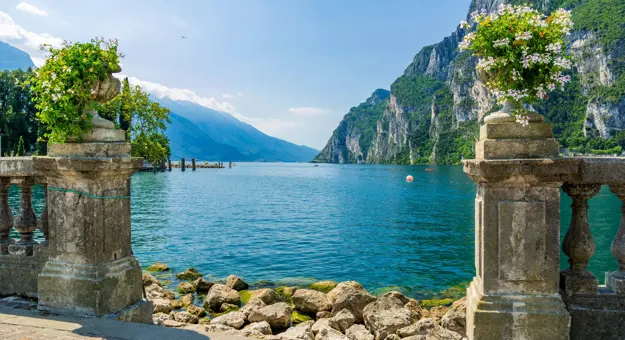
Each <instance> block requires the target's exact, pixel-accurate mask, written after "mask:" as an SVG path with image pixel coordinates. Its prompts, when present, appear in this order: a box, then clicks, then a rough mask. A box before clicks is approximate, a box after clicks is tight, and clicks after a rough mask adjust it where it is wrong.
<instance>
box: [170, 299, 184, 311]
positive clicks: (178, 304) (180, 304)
mask: <svg viewBox="0 0 625 340" xmlns="http://www.w3.org/2000/svg"><path fill="white" fill-rule="evenodd" d="M169 305H170V306H171V308H172V309H180V308H182V307H184V303H183V302H182V301H180V300H172V301H171V302H170V303H169Z"/></svg>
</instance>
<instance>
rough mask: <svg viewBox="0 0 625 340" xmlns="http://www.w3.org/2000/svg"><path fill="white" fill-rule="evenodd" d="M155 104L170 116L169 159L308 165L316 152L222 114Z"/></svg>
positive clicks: (181, 104)
mask: <svg viewBox="0 0 625 340" xmlns="http://www.w3.org/2000/svg"><path fill="white" fill-rule="evenodd" d="M155 100H156V101H157V102H158V103H159V104H161V105H162V106H164V107H166V108H168V109H169V110H170V111H171V112H172V114H171V123H170V124H169V126H168V128H167V131H166V134H167V137H169V139H170V146H171V151H172V157H173V158H181V157H186V158H197V159H201V160H211V161H263V162H308V161H310V160H312V159H313V157H315V155H316V154H317V152H318V151H317V150H315V149H312V148H309V147H307V146H300V145H295V144H293V143H289V142H287V141H284V140H281V139H278V138H275V137H271V136H268V135H266V134H264V133H262V132H260V131H258V130H257V129H256V128H254V127H253V126H251V125H249V124H246V123H243V122H241V121H239V120H238V119H236V118H234V117H233V116H232V115H230V114H228V113H225V112H220V111H216V110H211V109H209V108H206V107H204V106H201V105H198V104H195V103H192V102H188V101H181V100H172V99H169V98H166V97H164V98H156V99H155Z"/></svg>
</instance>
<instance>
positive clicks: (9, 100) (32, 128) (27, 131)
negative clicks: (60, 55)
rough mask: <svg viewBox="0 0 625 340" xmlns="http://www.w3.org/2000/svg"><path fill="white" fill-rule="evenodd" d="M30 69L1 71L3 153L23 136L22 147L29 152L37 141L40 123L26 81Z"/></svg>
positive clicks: (0, 105) (0, 108) (0, 106)
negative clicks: (36, 117)
mask: <svg viewBox="0 0 625 340" xmlns="http://www.w3.org/2000/svg"><path fill="white" fill-rule="evenodd" d="M31 74H32V71H31V70H30V69H28V70H26V71H24V70H14V71H2V72H0V133H1V134H2V137H1V138H2V148H3V151H2V153H3V154H4V153H5V152H6V150H15V149H16V148H17V144H18V142H19V138H20V137H22V138H23V143H24V150H25V151H30V150H32V148H33V146H34V145H35V144H36V143H37V138H38V137H39V136H40V135H39V124H38V123H37V121H36V119H35V114H36V112H37V110H36V108H35V105H34V103H33V102H32V91H31V90H30V86H29V85H28V84H26V83H27V81H26V80H27V79H28V78H29V77H30V76H31Z"/></svg>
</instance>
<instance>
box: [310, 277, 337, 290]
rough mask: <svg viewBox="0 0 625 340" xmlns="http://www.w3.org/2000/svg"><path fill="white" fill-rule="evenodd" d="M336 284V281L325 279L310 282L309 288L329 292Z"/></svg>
mask: <svg viewBox="0 0 625 340" xmlns="http://www.w3.org/2000/svg"><path fill="white" fill-rule="evenodd" d="M336 286H338V282H334V281H329V280H326V281H319V282H315V283H313V284H311V285H310V289H312V290H316V291H318V292H322V293H329V292H330V291H331V290H332V289H334V288H336Z"/></svg>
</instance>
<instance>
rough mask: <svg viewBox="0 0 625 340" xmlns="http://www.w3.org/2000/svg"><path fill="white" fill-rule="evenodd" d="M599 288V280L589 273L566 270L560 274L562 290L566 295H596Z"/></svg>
mask: <svg viewBox="0 0 625 340" xmlns="http://www.w3.org/2000/svg"><path fill="white" fill-rule="evenodd" d="M598 287H599V282H598V281H597V278H596V277H595V276H594V275H592V273H591V272H589V271H586V270H584V271H582V272H573V271H571V270H570V269H566V270H563V271H561V272H560V288H561V289H562V291H564V293H565V294H577V293H584V294H596V293H597V289H598Z"/></svg>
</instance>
